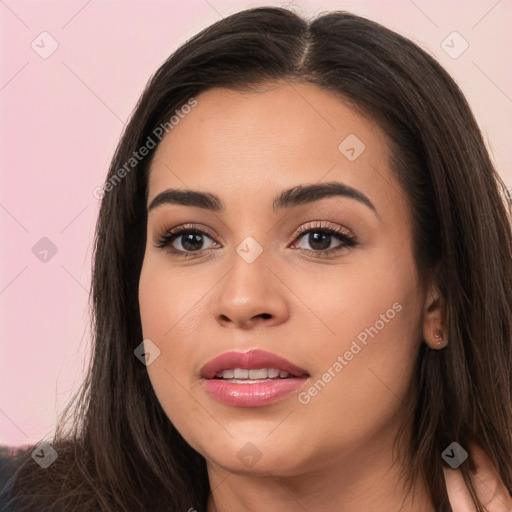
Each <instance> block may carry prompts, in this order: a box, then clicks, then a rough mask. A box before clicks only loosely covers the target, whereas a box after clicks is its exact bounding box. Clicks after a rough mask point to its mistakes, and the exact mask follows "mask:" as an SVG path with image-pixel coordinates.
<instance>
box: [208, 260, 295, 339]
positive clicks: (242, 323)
mask: <svg viewBox="0 0 512 512" xmlns="http://www.w3.org/2000/svg"><path fill="white" fill-rule="evenodd" d="M285 292H286V287H285V286H283V283H282V282H281V281H280V280H279V279H278V278H277V277H276V274H275V273H274V272H273V271H272V270H271V269H270V267H269V266H268V260H267V258H265V257H264V256H263V254H261V255H260V256H259V257H258V258H257V259H256V260H255V261H253V262H252V263H248V262H247V261H245V260H244V259H243V258H241V257H239V256H238V254H236V255H235V256H234V258H233V266H232V268H231V270H230V271H229V272H227V274H226V275H225V276H224V278H223V279H222V280H221V282H220V283H219V285H218V286H216V287H215V292H214V296H213V300H212V308H213V314H214V316H215V318H216V320H217V322H218V323H219V324H220V325H221V326H223V327H237V328H240V329H249V328H251V327H255V326H258V325H265V326H269V327H270V326H276V325H279V324H281V323H282V322H285V321H286V319H287V318H288V315H289V305H288V302H287V298H286V293H285Z"/></svg>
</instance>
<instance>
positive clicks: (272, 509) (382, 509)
mask: <svg viewBox="0 0 512 512" xmlns="http://www.w3.org/2000/svg"><path fill="white" fill-rule="evenodd" d="M369 448H370V449H369ZM391 453H392V451H391V449H387V450H383V448H382V446H381V447H380V448H379V446H378V444H377V446H375V445H373V446H371V447H368V446H365V447H364V449H363V448H361V449H358V450H353V451H352V452H351V453H350V454H345V455H344V456H343V457H339V458H337V459H336V460H335V461H332V463H331V464H329V465H323V466H320V465H319V464H317V467H316V468H313V470H310V471H304V472H301V473H298V474H295V475H287V476H282V475H279V474H278V472H277V471H275V472H273V473H274V474H270V473H266V474H258V475H254V474H240V473H232V472H230V471H229V470H226V469H223V468H221V467H219V466H217V465H215V464H213V463H209V464H208V475H209V479H210V488H211V489H212V491H211V494H210V497H209V500H208V506H207V512H234V511H236V512H237V511H245V512H257V511H258V512H259V511H261V510H265V511H267V512H296V511H297V510H307V511H309V512H316V511H318V512H320V511H322V512H324V511H325V510H331V511H333V512H360V511H361V510H366V511H374V510H378V511H379V512H388V511H389V512H396V511H400V512H435V508H434V506H433V504H432V500H431V497H430V493H429V491H428V489H427V487H426V485H425V483H424V480H423V478H421V477H420V478H418V480H417V481H416V482H415V484H414V486H413V488H412V490H411V493H410V494H408V495H407V496H406V495H405V492H404V490H403V489H402V480H403V479H402V478H401V477H400V474H399V470H400V468H399V465H398V464H393V461H392V460H391Z"/></svg>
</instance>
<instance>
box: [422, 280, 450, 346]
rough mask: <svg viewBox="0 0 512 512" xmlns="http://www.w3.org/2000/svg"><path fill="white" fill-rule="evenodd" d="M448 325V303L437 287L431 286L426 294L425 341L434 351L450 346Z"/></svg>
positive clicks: (424, 314)
mask: <svg viewBox="0 0 512 512" xmlns="http://www.w3.org/2000/svg"><path fill="white" fill-rule="evenodd" d="M447 329H448V325H447V321H446V303H445V300H444V297H443V296H442V295H441V293H440V291H439V288H438V287H437V286H436V285H434V284H433V285H431V286H430V287H429V290H428V291H427V293H426V297H425V307H424V313H423V339H424V340H425V343H426V344H427V345H428V346H429V347H430V348H431V349H434V350H440V349H442V348H445V347H446V346H447V345H448V332H447Z"/></svg>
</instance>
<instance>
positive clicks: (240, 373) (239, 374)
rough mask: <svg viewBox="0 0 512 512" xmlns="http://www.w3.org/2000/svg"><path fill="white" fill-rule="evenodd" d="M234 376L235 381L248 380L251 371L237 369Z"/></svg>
mask: <svg viewBox="0 0 512 512" xmlns="http://www.w3.org/2000/svg"><path fill="white" fill-rule="evenodd" d="M233 376H234V377H235V379H247V378H248V377H249V370H246V369H244V368H235V370H234V375H233Z"/></svg>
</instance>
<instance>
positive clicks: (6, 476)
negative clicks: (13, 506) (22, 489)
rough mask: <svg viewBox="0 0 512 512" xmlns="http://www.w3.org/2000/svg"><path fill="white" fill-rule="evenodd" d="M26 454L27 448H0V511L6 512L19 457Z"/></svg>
mask: <svg viewBox="0 0 512 512" xmlns="http://www.w3.org/2000/svg"><path fill="white" fill-rule="evenodd" d="M26 452H27V448H23V447H12V446H0V510H2V511H6V512H7V511H8V510H10V509H9V508H8V501H9V494H10V491H11V488H12V484H13V481H14V478H13V477H14V474H15V473H16V470H17V469H18V467H19V465H20V463H19V456H20V454H24V453H26Z"/></svg>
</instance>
